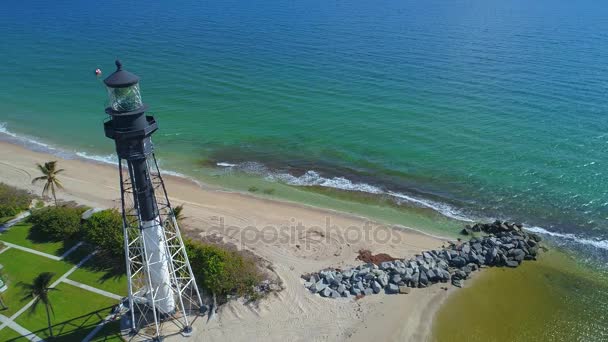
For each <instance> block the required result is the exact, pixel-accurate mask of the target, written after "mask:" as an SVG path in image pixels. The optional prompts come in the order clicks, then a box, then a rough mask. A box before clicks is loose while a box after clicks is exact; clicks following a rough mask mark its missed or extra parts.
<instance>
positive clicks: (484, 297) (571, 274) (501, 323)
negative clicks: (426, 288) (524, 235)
mask: <svg viewBox="0 0 608 342" xmlns="http://www.w3.org/2000/svg"><path fill="white" fill-rule="evenodd" d="M607 279H608V278H607V277H606V275H605V274H600V273H597V272H594V271H592V270H589V269H587V268H586V267H584V266H581V265H580V264H579V263H577V262H576V261H575V260H574V259H573V258H572V257H570V256H567V255H565V254H563V253H561V252H556V251H550V252H548V253H546V254H545V255H543V256H542V258H541V259H540V260H539V261H537V262H526V263H524V264H523V265H522V266H521V267H519V268H517V269H505V268H500V269H499V268H495V269H487V270H484V271H483V272H482V273H480V274H479V275H477V277H476V279H475V280H474V281H473V282H472V284H471V286H469V287H467V288H464V289H462V290H459V291H458V292H457V293H455V294H454V295H453V296H451V297H450V298H448V300H447V301H446V303H444V305H443V306H442V307H441V309H440V311H439V312H438V313H437V316H436V317H435V321H434V325H433V337H432V340H433V341H484V342H485V341H606V340H608V324H607V323H608V282H607Z"/></svg>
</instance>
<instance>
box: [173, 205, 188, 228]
mask: <svg viewBox="0 0 608 342" xmlns="http://www.w3.org/2000/svg"><path fill="white" fill-rule="evenodd" d="M173 216H175V221H177V224H178V225H180V226H181V225H182V221H183V220H184V219H185V218H186V217H185V216H184V205H183V204H180V205H178V206H176V207H175V208H173Z"/></svg>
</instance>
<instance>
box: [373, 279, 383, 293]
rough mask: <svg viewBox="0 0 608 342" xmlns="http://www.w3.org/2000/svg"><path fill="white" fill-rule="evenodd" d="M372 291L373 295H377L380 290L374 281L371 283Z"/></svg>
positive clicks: (380, 287)
mask: <svg viewBox="0 0 608 342" xmlns="http://www.w3.org/2000/svg"><path fill="white" fill-rule="evenodd" d="M372 289H373V290H374V293H378V292H380V290H382V286H380V284H378V282H377V281H374V282H373V283H372Z"/></svg>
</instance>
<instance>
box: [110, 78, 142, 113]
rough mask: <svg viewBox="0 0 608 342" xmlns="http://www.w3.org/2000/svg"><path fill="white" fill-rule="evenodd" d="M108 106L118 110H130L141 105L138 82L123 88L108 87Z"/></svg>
mask: <svg viewBox="0 0 608 342" xmlns="http://www.w3.org/2000/svg"><path fill="white" fill-rule="evenodd" d="M108 96H109V98H110V107H112V109H114V110H115V111H118V112H130V111H132V110H136V109H138V108H140V107H141V106H142V102H141V94H140V93H139V83H136V84H134V85H132V86H130V87H125V88H108Z"/></svg>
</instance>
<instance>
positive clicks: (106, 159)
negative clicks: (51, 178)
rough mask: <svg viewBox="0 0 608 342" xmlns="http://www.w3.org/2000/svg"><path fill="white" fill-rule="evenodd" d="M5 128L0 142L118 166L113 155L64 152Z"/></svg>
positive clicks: (0, 125)
mask: <svg viewBox="0 0 608 342" xmlns="http://www.w3.org/2000/svg"><path fill="white" fill-rule="evenodd" d="M6 126H7V125H6V123H3V122H0V140H5V141H8V142H11V143H16V144H19V145H23V146H25V147H27V148H30V149H32V150H34V151H40V152H46V153H50V154H53V155H56V156H58V157H61V158H65V159H84V160H90V161H94V162H98V163H103V164H109V165H118V156H117V155H116V154H114V153H112V154H108V155H105V156H104V155H96V154H90V153H87V152H82V151H76V152H72V151H66V150H63V149H59V148H57V147H54V146H52V145H50V144H46V143H43V142H41V141H39V140H36V139H34V138H30V137H27V136H23V135H18V134H16V133H14V132H12V131H10V130H9V129H8V128H7V127H6ZM158 164H159V167H160V165H161V164H162V161H161V160H159V161H158ZM160 169H161V171H162V173H163V174H165V175H169V176H174V177H179V178H185V179H188V180H190V181H192V182H194V183H196V184H198V185H201V183H200V182H199V181H197V180H196V179H193V178H192V177H189V176H187V175H185V174H183V173H180V172H177V171H172V170H165V169H163V168H160Z"/></svg>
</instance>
